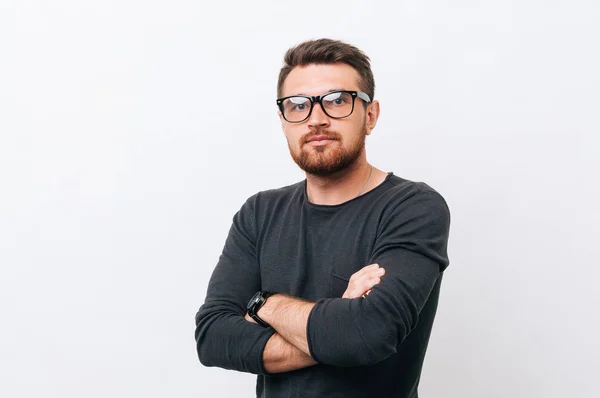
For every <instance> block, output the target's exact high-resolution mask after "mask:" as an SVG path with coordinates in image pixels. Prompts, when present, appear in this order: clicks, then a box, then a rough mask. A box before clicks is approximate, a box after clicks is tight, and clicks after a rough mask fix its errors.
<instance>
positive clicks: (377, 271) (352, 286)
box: [342, 264, 385, 298]
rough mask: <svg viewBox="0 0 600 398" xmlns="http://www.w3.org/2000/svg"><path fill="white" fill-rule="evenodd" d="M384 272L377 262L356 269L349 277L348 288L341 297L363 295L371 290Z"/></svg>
mask: <svg viewBox="0 0 600 398" xmlns="http://www.w3.org/2000/svg"><path fill="white" fill-rule="evenodd" d="M384 274H385V269H383V268H381V267H380V266H379V264H371V265H367V266H366V267H363V268H361V269H360V270H358V271H356V272H355V273H354V274H352V276H351V277H350V282H348V288H346V291H345V292H344V295H343V296H342V298H357V297H361V296H363V297H365V296H366V295H367V294H369V293H370V292H371V289H372V288H373V286H375V285H377V284H378V283H379V282H381V277H382V276H383V275H384Z"/></svg>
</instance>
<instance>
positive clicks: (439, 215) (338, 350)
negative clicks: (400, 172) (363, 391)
mask: <svg viewBox="0 0 600 398" xmlns="http://www.w3.org/2000/svg"><path fill="white" fill-rule="evenodd" d="M449 228H450V212H449V210H448V207H447V205H446V202H445V201H444V199H443V198H442V197H441V196H440V195H439V194H437V193H436V192H435V191H429V190H420V191H417V192H416V193H415V194H413V195H412V196H410V197H408V198H406V199H404V200H402V201H401V202H400V203H399V204H398V205H396V206H395V207H394V209H393V210H392V211H391V212H390V213H389V214H387V215H386V217H384V218H382V221H381V224H380V227H379V230H378V236H377V238H376V242H375V247H374V250H373V253H372V256H371V258H370V262H369V263H370V264H372V263H378V264H379V265H380V266H382V267H383V268H385V270H386V274H385V276H384V277H383V278H382V281H381V283H380V284H378V285H376V286H375V287H374V288H373V289H372V292H371V293H370V294H369V296H367V297H366V298H364V299H363V298H359V299H341V298H333V299H331V298H328V299H321V300H318V301H317V303H316V304H315V306H314V307H313V309H312V310H311V313H310V315H309V318H308V322H307V329H306V330H307V340H308V345H309V350H310V353H311V356H312V357H313V358H315V360H316V361H318V362H320V363H324V364H329V365H336V366H359V365H369V364H373V363H377V362H379V361H382V360H384V359H386V358H387V357H389V356H390V355H393V354H394V353H396V351H397V347H398V346H399V345H400V344H401V343H402V341H403V340H404V339H405V338H406V336H407V335H408V334H409V333H410V332H411V331H412V330H413V329H414V327H415V326H416V325H417V322H418V320H419V313H420V311H421V309H422V308H423V306H424V305H425V303H426V301H427V299H428V297H429V294H430V293H431V290H432V289H433V287H434V285H435V283H436V281H437V280H438V278H439V277H440V274H441V272H443V270H444V269H445V268H446V267H447V266H448V263H449V261H448V256H447V243H448V235H449Z"/></svg>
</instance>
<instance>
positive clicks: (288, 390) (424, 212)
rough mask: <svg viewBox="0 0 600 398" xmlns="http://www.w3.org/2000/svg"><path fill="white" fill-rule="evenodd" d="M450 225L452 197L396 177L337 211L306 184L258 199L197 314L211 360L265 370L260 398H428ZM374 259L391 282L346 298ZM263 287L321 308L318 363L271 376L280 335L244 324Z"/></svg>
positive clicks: (311, 331)
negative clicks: (422, 387) (426, 369)
mask: <svg viewBox="0 0 600 398" xmlns="http://www.w3.org/2000/svg"><path fill="white" fill-rule="evenodd" d="M449 226H450V213H449V210H448V207H447V205H446V202H445V201H444V199H443V198H442V196H440V195H439V194H438V193H437V192H436V191H435V190H433V189H432V188H431V187H429V186H428V185H426V184H424V183H415V182H412V181H408V180H405V179H402V178H400V177H398V176H395V175H393V173H389V174H388V176H387V178H386V180H385V182H383V183H382V184H380V185H379V186H378V187H376V188H375V189H373V190H371V191H369V192H367V193H366V194H364V195H362V196H360V197H358V198H355V199H352V200H350V201H347V202H345V203H342V204H340V205H335V206H324V205H315V204H312V203H310V202H309V201H308V200H307V197H306V181H302V182H299V183H297V184H294V185H291V186H288V187H284V188H280V189H276V190H270V191H264V192H260V193H258V194H256V195H254V196H252V197H251V198H249V199H248V200H247V201H246V202H245V204H244V205H243V206H242V208H241V209H240V210H239V212H237V213H236V215H235V216H234V218H233V224H232V226H231V229H230V231H229V236H228V237H227V240H226V243H225V247H224V249H223V252H222V254H221V256H220V258H219V261H218V264H217V266H216V268H215V270H214V272H213V274H212V277H211V279H210V282H209V285H208V292H207V296H206V301H205V303H204V304H203V305H202V307H200V310H199V311H198V313H197V315H196V333H195V336H196V342H197V350H198V356H199V358H200V362H201V363H202V364H204V365H206V366H218V367H221V368H225V369H234V370H238V371H242V372H250V373H254V374H257V375H258V379H257V386H256V393H257V396H259V397H268V398H270V397H277V398H280V397H302V398H310V397H407V398H408V397H410V398H413V397H417V387H418V384H419V377H420V374H421V368H422V365H423V358H424V356H425V351H426V349H427V343H428V341H429V335H430V333H431V328H432V325H433V320H434V317H435V313H436V308H437V302H438V297H439V292H440V284H441V279H442V272H443V271H444V270H445V268H446V267H447V266H448V256H447V242H448V232H449ZM373 263H378V264H379V265H380V266H382V267H383V268H385V270H386V274H385V276H384V277H383V278H382V281H381V283H380V284H378V285H376V286H375V287H374V288H373V290H372V292H371V293H370V294H369V296H367V297H366V298H357V299H342V298H341V296H342V294H343V292H344V291H345V290H346V287H347V285H348V280H349V278H350V276H351V275H352V274H353V273H354V272H356V271H358V270H359V269H361V268H362V267H364V266H365V265H369V264H373ZM258 290H269V291H273V292H281V293H285V294H288V295H291V296H294V297H300V298H304V299H307V300H310V301H313V302H316V305H315V306H314V308H313V309H312V311H311V313H310V315H309V319H308V324H307V329H306V330H307V336H308V345H309V348H310V352H311V355H312V357H313V358H314V359H315V360H316V361H317V362H318V363H319V364H317V365H315V366H311V367H308V368H305V369H299V370H296V371H292V372H286V373H280V374H268V373H267V372H266V371H265V369H264V365H263V362H262V353H263V350H264V347H265V344H266V342H267V340H268V339H269V337H271V335H272V334H273V333H274V332H275V331H274V330H273V329H271V328H263V327H261V326H259V325H256V324H253V323H250V322H247V321H246V320H245V319H244V315H245V312H246V304H247V302H248V300H249V299H250V297H252V295H253V294H254V293H255V292H257V291H258Z"/></svg>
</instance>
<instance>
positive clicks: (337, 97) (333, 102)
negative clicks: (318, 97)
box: [323, 92, 352, 107]
mask: <svg viewBox="0 0 600 398" xmlns="http://www.w3.org/2000/svg"><path fill="white" fill-rule="evenodd" d="M323 101H324V102H326V103H328V104H329V106H338V107H339V106H344V105H347V104H349V103H350V102H351V101H352V98H351V97H350V95H349V94H348V93H343V92H334V93H330V94H327V95H326V96H325V97H323Z"/></svg>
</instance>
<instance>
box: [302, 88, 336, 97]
mask: <svg viewBox="0 0 600 398" xmlns="http://www.w3.org/2000/svg"><path fill="white" fill-rule="evenodd" d="M332 91H347V90H346V89H345V88H332V89H330V90H329V91H326V92H324V93H323V94H329V93H331V92H332ZM323 94H321V95H323ZM294 95H302V96H305V97H312V96H311V95H308V94H304V93H298V94H294Z"/></svg>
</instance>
